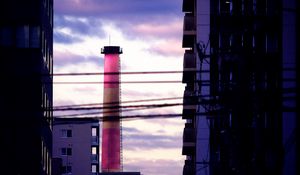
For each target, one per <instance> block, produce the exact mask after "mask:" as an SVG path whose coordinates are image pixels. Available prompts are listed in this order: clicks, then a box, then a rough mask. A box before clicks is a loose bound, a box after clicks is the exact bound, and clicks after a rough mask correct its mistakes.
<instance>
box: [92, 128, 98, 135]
mask: <svg viewBox="0 0 300 175" xmlns="http://www.w3.org/2000/svg"><path fill="white" fill-rule="evenodd" d="M97 135H98V134H97V128H92V136H97Z"/></svg>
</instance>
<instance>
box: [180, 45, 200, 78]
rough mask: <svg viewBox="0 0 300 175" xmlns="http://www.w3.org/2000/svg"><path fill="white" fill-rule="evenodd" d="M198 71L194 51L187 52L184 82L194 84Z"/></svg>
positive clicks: (184, 64) (184, 60)
mask: <svg viewBox="0 0 300 175" xmlns="http://www.w3.org/2000/svg"><path fill="white" fill-rule="evenodd" d="M196 70H197V66H196V54H195V53H194V52H193V51H192V50H185V53H184V57H183V74H182V82H183V83H191V82H194V81H195V79H196Z"/></svg>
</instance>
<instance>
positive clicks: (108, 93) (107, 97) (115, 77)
mask: <svg viewBox="0 0 300 175" xmlns="http://www.w3.org/2000/svg"><path fill="white" fill-rule="evenodd" d="M101 53H102V54H104V95H103V103H104V104H105V106H104V107H108V108H107V109H104V110H103V119H104V120H103V123H102V165H101V169H102V172H120V171H121V156H120V155H121V130H120V128H121V127H120V111H119V110H118V109H116V108H109V107H113V106H119V105H120V83H119V82H120V74H119V72H120V57H119V55H120V54H122V49H121V48H120V47H119V46H105V47H104V48H103V49H101ZM110 73H111V74H110ZM106 119H107V120H106Z"/></svg>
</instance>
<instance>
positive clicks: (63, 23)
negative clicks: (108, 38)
mask: <svg viewBox="0 0 300 175" xmlns="http://www.w3.org/2000/svg"><path fill="white" fill-rule="evenodd" d="M62 29H68V31H69V32H68V34H69V35H72V36H73V37H74V36H78V35H80V36H82V35H83V36H95V35H96V36H98V37H104V35H105V33H104V31H103V23H102V22H101V20H100V19H99V18H95V17H76V16H68V15H59V14H56V15H55V16H54V31H60V30H62ZM54 37H55V35H54Z"/></svg>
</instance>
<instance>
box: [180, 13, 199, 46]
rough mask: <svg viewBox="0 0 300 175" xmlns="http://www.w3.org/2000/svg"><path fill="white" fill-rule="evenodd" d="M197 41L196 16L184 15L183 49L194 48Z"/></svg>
mask: <svg viewBox="0 0 300 175" xmlns="http://www.w3.org/2000/svg"><path fill="white" fill-rule="evenodd" d="M195 39H196V22H195V16H194V14H192V13H186V14H185V15H184V21H183V38H182V47H183V48H192V47H194V41H195Z"/></svg>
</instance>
